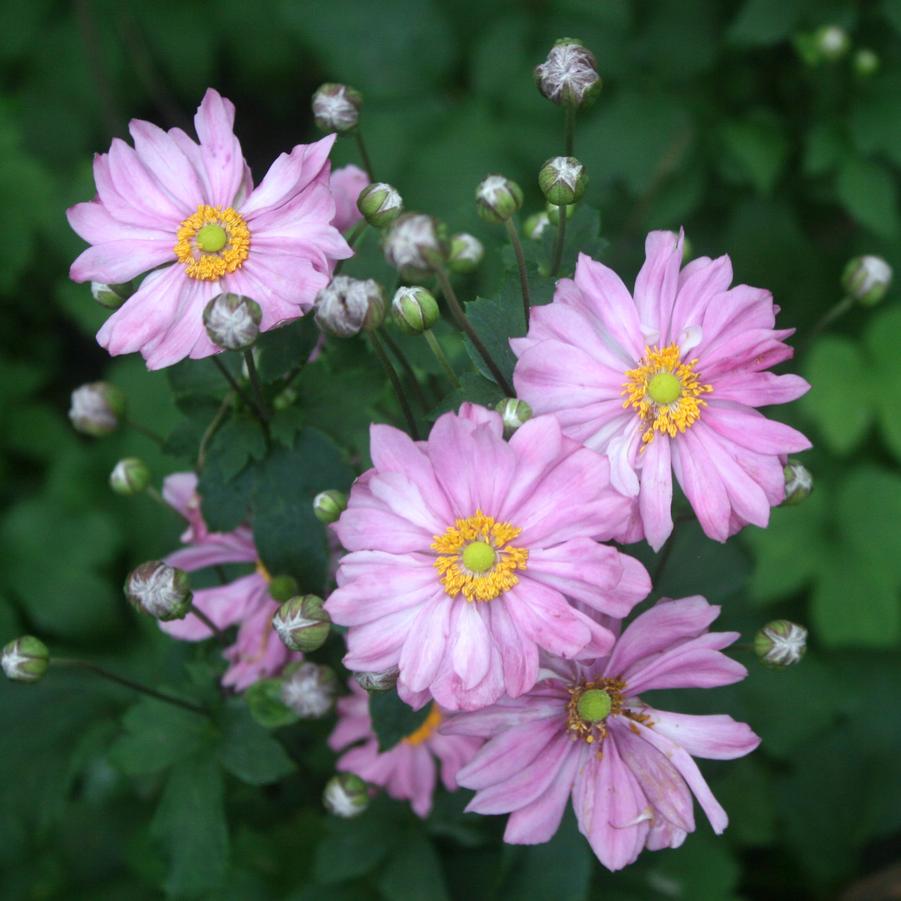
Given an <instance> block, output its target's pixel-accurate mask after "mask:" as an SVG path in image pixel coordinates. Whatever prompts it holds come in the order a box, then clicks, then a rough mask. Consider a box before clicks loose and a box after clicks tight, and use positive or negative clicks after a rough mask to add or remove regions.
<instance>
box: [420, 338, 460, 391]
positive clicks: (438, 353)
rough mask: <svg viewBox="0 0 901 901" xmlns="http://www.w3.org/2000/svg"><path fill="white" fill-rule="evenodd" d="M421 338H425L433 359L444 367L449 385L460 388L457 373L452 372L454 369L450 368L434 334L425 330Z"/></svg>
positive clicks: (448, 361)
mask: <svg viewBox="0 0 901 901" xmlns="http://www.w3.org/2000/svg"><path fill="white" fill-rule="evenodd" d="M422 336H423V337H424V338H425V340H426V343H427V344H428V345H429V347H430V348H431V349H432V353H433V354H434V355H435V359H436V360H437V361H438V362H439V363H440V364H441V365H442V367H444V371H445V372H446V373H447V377H448V378H449V379H450V381H451V384H452V385H453V386H454V387H455V388H459V387H460V379H458V378H457V373H456V372H454V367H453V366H451V364H450V360H448V358H447V355H446V354H445V353H444V349H443V348H442V347H441V344H440V343H439V341H438V339H437V338H436V337H435V333H434V332H433V331H432V330H431V329H426V330H425V331H424V332H423V333H422Z"/></svg>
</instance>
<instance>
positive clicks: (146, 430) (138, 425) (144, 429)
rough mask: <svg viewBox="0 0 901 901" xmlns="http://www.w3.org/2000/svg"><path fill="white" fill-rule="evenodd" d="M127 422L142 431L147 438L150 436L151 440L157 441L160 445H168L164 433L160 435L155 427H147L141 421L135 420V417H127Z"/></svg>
mask: <svg viewBox="0 0 901 901" xmlns="http://www.w3.org/2000/svg"><path fill="white" fill-rule="evenodd" d="M125 424H126V425H127V426H128V427H129V428H131V429H134V430H135V431H136V432H140V433H141V434H142V435H143V436H144V437H145V438H149V439H150V440H151V441H155V442H156V443H157V444H158V445H159V446H160V447H165V446H166V439H165V438H163V436H162V435H158V434H157V433H156V432H154V431H153V429H149V428H147V426H146V425H141V423H140V422H135V421H134V420H133V419H129V418H127V417H126V419H125Z"/></svg>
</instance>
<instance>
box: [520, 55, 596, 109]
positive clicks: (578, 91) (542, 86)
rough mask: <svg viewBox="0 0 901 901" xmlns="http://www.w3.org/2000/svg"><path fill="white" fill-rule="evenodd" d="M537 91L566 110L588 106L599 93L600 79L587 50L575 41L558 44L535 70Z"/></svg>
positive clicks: (592, 58)
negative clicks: (566, 107) (569, 107)
mask: <svg viewBox="0 0 901 901" xmlns="http://www.w3.org/2000/svg"><path fill="white" fill-rule="evenodd" d="M535 82H536V84H537V85H538V90H539V91H541V93H542V94H543V95H544V96H545V97H547V99H548V100H550V101H552V102H554V103H559V104H565V105H567V106H576V107H578V106H583V105H586V104H588V103H591V101H592V100H594V98H595V97H596V96H597V94H598V93H599V92H600V90H601V76H600V75H598V70H597V62H596V60H595V58H594V55H593V54H592V53H591V51H590V50H588V49H587V48H585V47H583V46H582V44H580V43H579V42H578V41H573V40H567V39H563V40H561V41H558V42H557V43H556V44H555V45H554V46H553V47H552V48H551V51H550V53H548V56H547V59H546V60H545V61H544V62H543V63H542V64H541V65H540V66H537V67H536V68H535Z"/></svg>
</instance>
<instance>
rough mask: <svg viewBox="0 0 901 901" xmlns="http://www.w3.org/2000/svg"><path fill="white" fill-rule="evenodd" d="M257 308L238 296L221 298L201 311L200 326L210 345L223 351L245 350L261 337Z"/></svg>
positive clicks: (260, 318) (260, 317)
mask: <svg viewBox="0 0 901 901" xmlns="http://www.w3.org/2000/svg"><path fill="white" fill-rule="evenodd" d="M262 319H263V311H262V310H261V309H260V305H259V304H258V303H257V302H256V301H255V300H251V299H250V298H249V297H243V296H241V295H240V294H220V295H218V297H214V298H213V299H212V300H211V301H210V302H209V303H208V304H207V305H206V307H205V309H204V311H203V325H204V328H206V333H207V335H209V338H210V341H212V342H213V344H215V345H216V346H217V347H221V348H222V349H223V350H246V349H247V348H248V347H250V346H251V345H252V344H253V342H254V341H256V340H257V336H258V335H259V334H260V322H262Z"/></svg>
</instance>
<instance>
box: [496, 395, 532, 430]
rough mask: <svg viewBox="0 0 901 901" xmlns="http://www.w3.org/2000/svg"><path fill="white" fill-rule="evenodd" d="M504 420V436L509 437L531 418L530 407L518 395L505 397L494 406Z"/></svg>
mask: <svg viewBox="0 0 901 901" xmlns="http://www.w3.org/2000/svg"><path fill="white" fill-rule="evenodd" d="M495 410H497V412H498V413H500V414H501V418H502V419H503V420H504V436H505V437H506V438H509V437H510V436H511V435H512V434H513V433H514V432H515V431H516V430H517V429H518V428H519V427H520V426H521V425H522V424H523V423H525V422H528V421H529V420H530V419H531V418H532V408H531V407H530V406H529V405H528V404H527V403H526V402H525V401H524V400H520V399H519V398H518V397H505V398H504V399H503V400H502V401H498V404H497V406H496V407H495Z"/></svg>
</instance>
